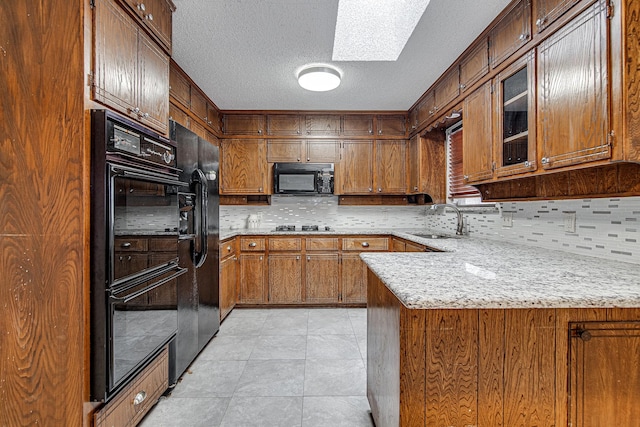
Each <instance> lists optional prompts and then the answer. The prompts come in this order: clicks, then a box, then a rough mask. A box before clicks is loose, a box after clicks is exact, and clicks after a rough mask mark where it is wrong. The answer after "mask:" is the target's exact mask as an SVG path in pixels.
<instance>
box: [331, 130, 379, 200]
mask: <svg viewBox="0 0 640 427" xmlns="http://www.w3.org/2000/svg"><path fill="white" fill-rule="evenodd" d="M341 145H342V155H341V159H340V169H339V174H338V176H337V177H336V180H339V183H340V184H339V185H336V187H335V188H336V193H339V194H369V193H372V192H373V141H371V140H362V141H342V143H341ZM338 189H339V190H340V191H338Z"/></svg>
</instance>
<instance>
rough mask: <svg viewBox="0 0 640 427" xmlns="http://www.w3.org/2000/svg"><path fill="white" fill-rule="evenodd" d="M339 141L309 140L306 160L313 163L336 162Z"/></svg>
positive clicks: (306, 148) (306, 147)
mask: <svg viewBox="0 0 640 427" xmlns="http://www.w3.org/2000/svg"><path fill="white" fill-rule="evenodd" d="M338 147H339V145H338V141H327V140H307V143H306V146H305V151H306V157H305V160H306V161H307V162H311V163H335V162H337V161H338Z"/></svg>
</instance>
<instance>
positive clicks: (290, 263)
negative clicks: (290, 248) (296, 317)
mask: <svg viewBox="0 0 640 427" xmlns="http://www.w3.org/2000/svg"><path fill="white" fill-rule="evenodd" d="M268 270H269V282H268V284H269V303H272V304H297V303H300V302H302V260H301V259H300V255H299V254H297V255H296V254H271V255H269V266H268Z"/></svg>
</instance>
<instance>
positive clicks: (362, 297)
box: [341, 253, 367, 304]
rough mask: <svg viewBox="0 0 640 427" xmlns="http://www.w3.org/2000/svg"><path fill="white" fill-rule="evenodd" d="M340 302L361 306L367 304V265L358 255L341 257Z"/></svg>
mask: <svg viewBox="0 0 640 427" xmlns="http://www.w3.org/2000/svg"><path fill="white" fill-rule="evenodd" d="M341 278H342V302H344V303H350V304H362V303H366V302H367V265H366V264H365V263H364V261H362V260H361V259H360V255H359V254H357V253H354V254H343V255H342V274H341Z"/></svg>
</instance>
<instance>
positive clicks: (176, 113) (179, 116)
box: [169, 103, 191, 129]
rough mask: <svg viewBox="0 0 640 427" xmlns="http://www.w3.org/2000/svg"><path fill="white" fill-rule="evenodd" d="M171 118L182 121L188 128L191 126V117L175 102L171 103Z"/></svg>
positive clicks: (178, 121)
mask: <svg viewBox="0 0 640 427" xmlns="http://www.w3.org/2000/svg"><path fill="white" fill-rule="evenodd" d="M169 119H171V120H173V121H175V122H177V123H180V124H181V125H182V126H184V127H186V128H187V129H189V128H190V127H191V118H190V117H189V116H188V115H187V114H186V113H185V112H184V111H182V110H181V109H180V108H178V107H177V106H176V105H175V104H174V103H169Z"/></svg>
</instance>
